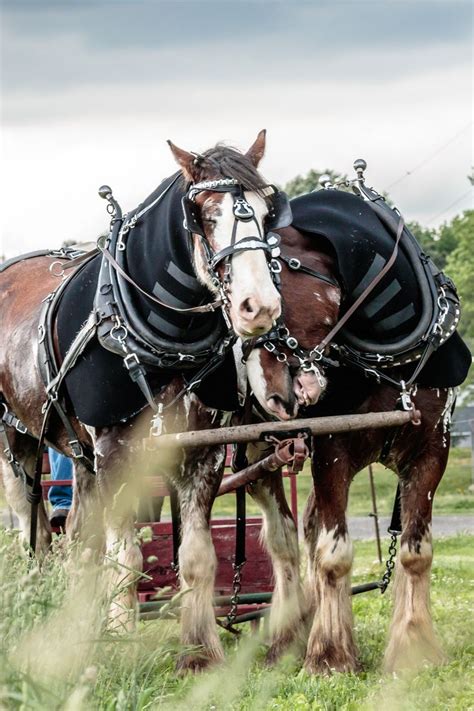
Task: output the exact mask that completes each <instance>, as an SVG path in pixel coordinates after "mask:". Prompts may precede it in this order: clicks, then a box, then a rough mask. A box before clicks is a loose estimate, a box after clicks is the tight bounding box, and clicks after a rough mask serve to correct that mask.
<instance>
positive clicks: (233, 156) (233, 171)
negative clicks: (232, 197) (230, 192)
mask: <svg viewBox="0 0 474 711" xmlns="http://www.w3.org/2000/svg"><path fill="white" fill-rule="evenodd" d="M202 156H203V157H204V159H205V160H204V161H203V164H202V167H203V170H206V169H207V167H208V165H209V164H211V165H212V166H213V167H214V168H218V170H219V171H220V173H221V176H222V177H225V178H234V179H235V180H238V181H239V183H240V184H241V185H242V187H243V188H244V189H245V190H250V191H255V192H260V191H261V190H262V189H263V188H264V187H265V186H266V185H268V183H267V181H266V180H265V179H264V178H263V177H262V176H261V175H260V173H259V172H258V170H257V169H256V168H255V166H254V165H253V163H252V161H251V160H250V158H248V157H247V156H246V155H244V154H243V153H241V152H240V151H239V150H237V149H236V148H231V147H230V146H226V145H223V144H222V143H218V144H217V145H216V146H214V147H213V148H209V149H208V150H207V151H205V152H204V153H203V154H202ZM206 159H207V160H206Z"/></svg>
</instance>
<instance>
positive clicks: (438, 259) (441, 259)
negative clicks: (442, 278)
mask: <svg viewBox="0 0 474 711" xmlns="http://www.w3.org/2000/svg"><path fill="white" fill-rule="evenodd" d="M408 227H409V229H410V231H411V232H412V233H413V235H414V236H415V237H416V239H417V240H418V242H419V243H420V244H421V246H422V247H423V249H424V251H425V252H426V254H429V256H430V257H431V259H432V260H433V261H434V263H435V264H436V266H437V267H438V268H439V269H443V270H444V269H445V268H446V260H447V258H448V255H450V254H451V253H452V252H453V251H454V250H455V249H456V246H457V239H458V238H457V233H456V230H455V229H453V228H452V226H451V225H450V224H445V225H443V226H442V227H441V229H439V230H436V229H430V228H429V227H423V226H422V225H420V223H419V222H410V223H408Z"/></svg>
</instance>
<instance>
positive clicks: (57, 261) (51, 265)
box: [49, 259, 64, 278]
mask: <svg viewBox="0 0 474 711" xmlns="http://www.w3.org/2000/svg"><path fill="white" fill-rule="evenodd" d="M55 264H59V266H60V268H61V270H60V271H59V272H55V271H54V269H53V267H54V266H55ZM49 271H50V272H51V274H52V275H53V276H55V277H58V278H59V277H63V276H64V268H63V263H62V262H60V261H59V260H58V259H56V260H55V261H54V262H51V264H50V265H49Z"/></svg>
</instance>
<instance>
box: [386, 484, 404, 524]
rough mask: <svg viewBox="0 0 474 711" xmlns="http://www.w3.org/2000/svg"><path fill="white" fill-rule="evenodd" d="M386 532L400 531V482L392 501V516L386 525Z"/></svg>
mask: <svg viewBox="0 0 474 711" xmlns="http://www.w3.org/2000/svg"><path fill="white" fill-rule="evenodd" d="M388 532H389V533H397V534H399V533H401V532H402V502H401V496H400V484H398V485H397V491H396V493H395V500H394V502H393V510H392V518H391V521H390V526H389V527H388Z"/></svg>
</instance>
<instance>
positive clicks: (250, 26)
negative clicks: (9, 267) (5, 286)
mask: <svg viewBox="0 0 474 711" xmlns="http://www.w3.org/2000/svg"><path fill="white" fill-rule="evenodd" d="M0 2H1V7H2V18H1V19H2V34H1V59H2V63H1V65H2V66H1V99H2V101H1V120H2V158H3V160H2V178H3V180H2V191H1V198H2V207H1V211H0V214H1V219H2V243H1V244H0V254H1V253H3V254H6V255H7V256H12V255H14V254H18V253H20V252H22V251H27V250H31V249H38V248H41V247H49V246H57V245H59V244H60V243H61V242H62V241H63V240H64V239H74V240H78V241H79V240H90V239H95V238H96V236H97V235H98V234H99V233H100V232H101V231H103V230H104V229H105V227H106V225H107V217H106V212H105V204H104V202H103V201H101V200H100V199H99V197H98V196H97V188H98V187H99V185H101V184H102V183H104V182H106V183H109V184H110V185H111V186H112V187H113V189H114V193H115V195H116V197H117V198H118V199H119V201H120V202H121V204H122V206H123V208H124V209H125V210H128V209H131V208H133V207H134V206H135V205H136V204H137V203H138V202H140V201H141V200H142V199H143V198H145V197H146V196H147V195H148V194H149V193H150V192H151V191H152V190H153V189H154V188H155V187H156V185H157V184H158V182H159V181H160V180H161V179H162V178H164V177H166V176H167V175H169V174H171V173H172V172H173V171H174V169H175V167H174V163H173V160H172V157H171V155H170V153H169V149H168V147H167V145H166V139H167V138H171V139H172V140H173V141H174V142H175V143H177V144H178V145H180V146H182V147H183V148H187V149H190V150H203V149H206V148H208V147H210V146H211V145H213V144H214V143H216V142H217V141H220V140H225V141H227V142H229V143H230V144H232V145H236V146H237V147H240V148H241V149H246V148H247V147H248V145H250V143H251V142H252V141H253V140H254V138H255V136H256V134H257V132H258V130H260V129H261V128H267V129H268V134H267V135H268V142H267V154H266V157H265V161H264V162H263V163H262V166H261V168H262V172H263V173H264V174H265V175H266V176H267V178H268V179H270V180H271V181H272V182H277V183H280V184H282V183H284V182H285V181H286V180H288V179H290V178H292V177H293V176H295V175H296V174H298V173H305V172H306V171H308V170H309V169H310V168H316V169H324V168H327V167H329V168H333V169H335V170H338V171H341V172H350V171H351V170H352V168H351V166H352V162H353V160H354V159H355V158H358V157H364V158H365V159H366V160H367V162H368V164H369V168H368V172H367V175H368V181H369V183H371V184H373V185H374V186H375V187H376V188H377V189H379V190H385V189H387V188H388V187H389V186H391V185H392V184H393V183H396V184H395V185H393V187H392V188H391V189H390V194H391V196H392V198H393V199H394V200H395V202H396V204H397V205H398V206H399V208H400V209H401V211H402V212H403V213H404V215H405V217H406V218H407V219H409V220H411V219H417V220H419V221H420V222H422V223H424V224H429V225H430V226H434V225H437V224H439V223H440V222H442V221H444V220H446V219H449V218H450V217H452V216H453V215H454V214H456V213H457V212H460V211H462V210H463V209H466V208H468V207H472V196H471V195H469V194H468V192H469V183H468V181H467V179H466V175H467V174H468V173H469V172H470V166H471V165H472V163H473V157H472V98H473V96H472V88H471V87H472V50H471V47H472V39H473V32H472V4H471V2H470V1H469V0H466V1H464V0H459V1H458V0H440V1H436V0H406V1H404V0H365V1H361V0H351V1H350V2H349V1H348V2H343V1H341V0H331V1H329V0H328V1H326V0H312V2H300V1H298V0H285V1H282V2H277V1H274V0H260V1H258V0H254V1H252V2H246V1H245V0H244V1H242V0H215V1H214V0H208V1H207V2H203V1H202V0H193V1H190V0H186V1H179V0H174V2H167V1H166V2H165V1H161V0H154V1H152V0H133V2H132V0H115V1H112V0H80V2H79V1H78V2H71V1H70V0H56V1H54V0H0ZM448 143H449V145H447V146H446V147H445V148H443V146H445V145H446V144H448ZM438 149H442V150H440V151H439V153H438V154H437V155H434V156H433V154H435V153H436V152H437V151H438ZM431 156H433V157H431ZM426 159H429V160H426ZM425 161H426V162H425ZM420 164H422V165H421V166H420V167H418V168H417V166H419V165H420ZM413 168H417V169H416V170H414V172H413V174H412V175H410V176H408V177H405V178H404V179H403V180H399V179H400V178H401V177H402V176H404V175H405V174H406V172H407V171H409V170H412V169H413ZM397 181H398V182H397ZM453 203H454V204H453ZM451 205H452V207H450V206H451Z"/></svg>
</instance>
